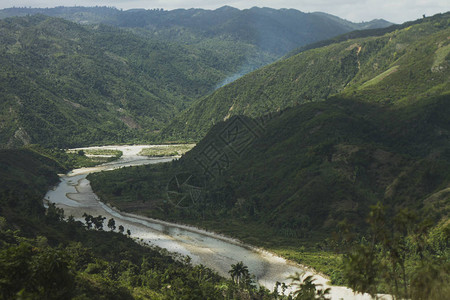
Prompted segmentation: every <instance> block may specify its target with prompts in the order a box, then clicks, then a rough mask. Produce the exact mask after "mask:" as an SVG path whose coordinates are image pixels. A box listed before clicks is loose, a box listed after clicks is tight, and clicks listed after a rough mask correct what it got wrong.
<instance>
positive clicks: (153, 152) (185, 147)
mask: <svg viewBox="0 0 450 300" xmlns="http://www.w3.org/2000/svg"><path fill="white" fill-rule="evenodd" d="M194 146H195V144H182V145H158V146H153V147H151V148H144V149H142V151H141V152H140V153H139V155H144V156H151V157H161V156H179V155H183V154H185V153H186V152H188V151H189V150H191V149H192V148H194Z"/></svg>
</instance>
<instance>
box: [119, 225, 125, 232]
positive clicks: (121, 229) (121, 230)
mask: <svg viewBox="0 0 450 300" xmlns="http://www.w3.org/2000/svg"><path fill="white" fill-rule="evenodd" d="M124 231H125V228H123V226H122V225H119V232H120V233H123V232H124Z"/></svg>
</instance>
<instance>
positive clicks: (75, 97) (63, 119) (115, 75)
mask: <svg viewBox="0 0 450 300" xmlns="http://www.w3.org/2000/svg"><path fill="white" fill-rule="evenodd" d="M0 30H1V32H2V34H1V35H0V39H1V42H0V61H1V64H0V95H1V99H2V103H1V107H0V118H1V123H2V126H1V129H0V141H1V145H2V147H13V146H20V145H23V144H29V143H40V144H42V145H48V146H59V147H68V146H75V145H86V144H92V143H117V142H125V141H127V142H131V141H133V140H134V139H141V140H142V139H144V138H146V137H148V136H149V135H151V134H153V132H157V131H158V130H160V129H161V128H162V126H163V124H165V123H167V122H168V120H169V119H170V118H172V117H173V116H174V115H175V114H176V113H177V111H180V110H182V109H184V108H186V107H187V106H188V105H189V103H190V102H191V101H192V100H193V99H196V98H198V97H200V96H204V95H206V94H208V93H210V92H211V91H212V90H214V88H215V87H216V85H217V84H218V83H219V82H221V81H222V80H224V79H225V78H226V77H227V76H228V75H229V74H232V73H234V72H236V71H237V70H238V68H239V66H240V65H241V64H242V57H239V56H235V57H234V58H233V59H230V58H229V57H224V56H221V55H217V54H216V53H215V52H213V51H209V50H204V49H203V50H199V49H196V48H192V47H190V46H183V45H179V44H173V43H169V42H162V41H152V40H149V39H147V38H142V37H139V36H137V35H134V34H131V33H130V32H127V31H123V30H120V29H115V28H112V27H109V26H106V25H94V26H82V25H78V24H75V23H72V22H69V21H65V20H63V19H56V18H51V17H46V16H43V15H36V16H29V17H20V18H9V19H4V20H0Z"/></svg>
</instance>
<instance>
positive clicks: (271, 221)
mask: <svg viewBox="0 0 450 300" xmlns="http://www.w3.org/2000/svg"><path fill="white" fill-rule="evenodd" d="M448 25H449V14H444V15H440V16H435V17H433V18H430V19H427V20H424V21H423V22H421V23H420V24H415V25H412V26H408V27H406V28H404V29H401V30H397V31H394V32H391V33H388V34H386V35H384V36H381V37H380V36H374V37H365V38H359V39H355V40H348V41H345V42H340V43H336V44H330V45H328V46H326V47H323V48H317V49H312V50H308V51H305V52H302V53H300V54H298V55H297V56H294V57H291V58H289V59H287V60H285V61H280V62H277V63H275V64H273V65H270V66H267V67H265V68H263V69H262V70H259V71H257V72H253V73H251V74H249V75H246V76H244V77H243V78H241V79H239V80H237V81H236V82H234V83H232V84H229V85H227V86H225V87H223V88H221V89H219V90H217V91H216V92H215V93H214V94H213V95H211V96H208V97H206V98H204V99H201V100H199V101H198V102H197V103H196V105H194V106H193V108H192V109H189V110H188V112H189V113H192V115H188V114H184V115H183V116H189V117H190V118H189V119H186V120H187V121H185V120H183V121H182V122H181V121H180V123H179V124H180V127H178V128H177V129H176V130H175V131H174V132H175V133H177V134H179V133H178V132H182V129H181V128H182V127H181V124H182V125H183V126H186V125H192V126H191V127H190V128H189V127H188V129H187V130H186V131H184V134H185V133H191V134H198V133H199V132H205V133H206V135H205V136H204V137H203V138H202V139H201V140H200V142H199V143H198V144H197V146H196V147H194V148H193V149H192V150H191V151H189V152H187V153H186V154H185V155H184V156H183V157H182V158H181V159H180V160H177V161H174V162H173V163H172V164H169V165H165V166H164V165H163V166H152V167H148V166H147V167H137V168H134V169H128V170H118V171H114V172H110V173H108V174H93V175H90V177H89V180H90V181H91V183H92V187H93V188H94V190H95V191H96V193H98V194H99V195H100V197H101V198H102V199H105V201H107V202H110V203H112V204H113V205H114V206H116V207H119V208H123V209H127V208H128V209H130V207H139V211H137V210H135V211H134V212H137V213H142V214H145V215H148V216H151V217H155V218H160V219H168V220H171V221H177V222H182V223H190V224H194V225H197V226H201V227H205V228H207V229H210V230H214V231H219V232H222V233H225V234H229V235H231V236H234V237H237V238H239V239H242V240H244V241H246V242H248V243H251V244H255V245H258V246H263V247H265V248H266V249H269V250H272V251H275V252H277V253H279V254H281V255H284V256H285V257H288V258H291V259H295V260H297V261H298V262H300V263H305V264H307V265H312V266H314V267H316V268H318V269H319V270H321V271H323V272H325V273H327V274H328V275H330V276H331V278H332V280H333V282H335V283H338V282H340V283H342V277H340V276H341V275H339V274H340V273H339V269H340V268H341V267H342V265H341V264H340V263H339V262H338V259H337V258H336V256H333V255H332V254H330V253H329V252H325V253H323V252H322V251H324V250H326V251H332V252H334V253H335V252H342V251H343V249H344V248H345V247H348V244H347V245H345V244H342V243H341V242H339V241H337V240H336V239H335V238H334V237H335V235H334V233H335V234H343V233H342V232H343V231H340V233H339V230H341V228H342V226H343V224H344V225H345V224H354V226H355V227H354V228H355V230H356V232H357V233H356V234H355V235H356V236H358V237H359V238H360V239H361V240H364V238H363V236H364V235H365V234H366V233H367V232H368V230H369V229H368V226H367V224H366V222H365V220H366V219H367V216H368V215H369V212H370V210H371V206H373V205H376V204H377V202H381V203H382V204H383V205H385V206H387V207H389V208H390V211H389V213H388V217H389V218H391V219H393V218H392V216H393V215H395V214H397V213H399V212H401V211H402V210H404V209H407V210H410V211H414V212H415V213H416V214H417V216H418V217H417V218H418V219H417V220H420V221H417V224H422V225H423V224H424V223H421V222H422V221H423V222H428V223H426V224H428V225H426V226H428V227H426V228H427V229H426V231H427V232H434V231H433V230H434V229H436V228H447V229H444V231H445V230H448V224H449V223H448V214H449V209H450V207H449V203H450V202H449V194H448V191H449V188H450V173H449V170H450V168H449V167H450V152H449V149H450V117H449V116H450V111H449V109H450V105H449V101H450V89H449V87H450V84H449V78H450V77H449V73H448V72H449V71H448V66H449V63H450V60H449V58H450V54H449V53H450V51H449V49H450V48H449V43H450V42H449V39H448V37H449V36H450V31H449V28H450V27H449V26H448ZM306 93H309V94H306ZM304 95H308V97H305V96H304ZM296 101H298V102H299V105H296V104H297V103H296ZM293 104H295V105H293ZM265 105H267V106H265ZM230 107H231V108H230ZM217 112H220V114H219V113H217ZM216 113H217V114H216ZM212 118H216V122H214V123H215V124H213V122H210V123H208V122H209V120H211V119H212ZM224 119H225V121H223V120H224ZM194 125H195V126H198V127H195V126H194ZM202 126H203V127H202ZM207 127H210V129H209V130H207V129H206V128H207ZM195 128H199V131H191V132H189V131H188V130H193V129H195ZM180 135H182V134H180ZM127 178H133V180H132V181H131V180H130V181H126V180H127ZM174 182H177V186H176V187H175V186H174V185H173V183H174ZM172 191H177V193H178V194H176V198H173V196H172V195H173V193H170V192H172ZM133 201H135V202H136V205H135V206H133V205H132V203H134V202H133ZM137 202H139V205H137ZM423 226H425V225H423ZM433 228H434V229H433ZM423 230H425V229H423ZM436 230H440V229H436ZM445 232H448V231H445ZM418 234H425V233H424V232H422V233H418ZM430 234H431V233H430ZM433 234H434V233H433ZM439 236H441V237H442V238H443V241H444V242H443V244H442V243H441V242H439V245H440V246H439V247H440V249H448V247H447V248H445V245H446V243H447V245H448V234H447V235H446V234H445V233H442V235H439ZM366 238H367V239H368V237H366ZM411 238H413V237H411ZM424 239H425V235H424ZM445 241H447V242H445ZM355 243H356V242H355ZM442 245H444V246H442ZM431 248H432V247H431V246H430V249H431ZM302 249H303V250H302ZM411 251H412V252H411V253H416V252H414V251H415V250H411ZM430 251H431V250H430ZM432 251H435V250H432ZM436 251H437V252H433V253H434V254H432V255H443V256H442V257H448V256H445V255H448V251H447V252H445V250H442V251H443V252H442V253H443V254H439V253H441V252H439V251H441V250H439V251H438V250H436ZM304 252H305V253H304ZM445 253H447V254H445ZM411 255H416V254H411ZM411 259H412V260H413V261H414V259H417V257H416V258H411ZM416 262H417V261H416ZM413 273H414V272H413Z"/></svg>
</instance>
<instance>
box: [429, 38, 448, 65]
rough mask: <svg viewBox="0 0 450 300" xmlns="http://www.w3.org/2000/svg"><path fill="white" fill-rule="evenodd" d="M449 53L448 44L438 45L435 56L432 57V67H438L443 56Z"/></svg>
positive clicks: (442, 60)
mask: <svg viewBox="0 0 450 300" xmlns="http://www.w3.org/2000/svg"><path fill="white" fill-rule="evenodd" d="M449 53H450V44H448V45H446V46H443V47H440V48H439V49H438V50H436V58H435V59H434V63H433V67H432V69H434V68H437V67H439V65H441V64H442V63H443V62H444V61H445V58H446V57H447V55H448V54H449Z"/></svg>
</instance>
